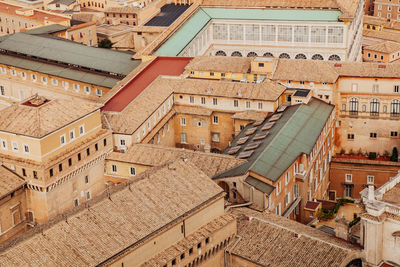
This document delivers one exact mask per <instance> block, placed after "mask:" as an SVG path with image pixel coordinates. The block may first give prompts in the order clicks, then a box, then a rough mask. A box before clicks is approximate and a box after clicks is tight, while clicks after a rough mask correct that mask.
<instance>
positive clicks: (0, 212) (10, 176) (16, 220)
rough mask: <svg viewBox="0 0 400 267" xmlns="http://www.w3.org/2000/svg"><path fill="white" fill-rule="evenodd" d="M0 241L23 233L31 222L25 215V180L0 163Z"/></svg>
mask: <svg viewBox="0 0 400 267" xmlns="http://www.w3.org/2000/svg"><path fill="white" fill-rule="evenodd" d="M0 181H1V186H0V198H1V202H0V243H3V242H5V241H6V240H9V239H11V238H13V237H15V236H16V235H18V234H21V233H23V232H24V231H26V230H27V228H28V223H31V221H30V218H29V217H28V216H27V213H26V210H27V206H26V205H27V201H26V187H25V186H26V182H25V180H24V179H23V178H22V177H20V176H19V175H17V174H15V173H13V172H12V171H11V170H10V169H8V168H6V167H5V166H1V165H0Z"/></svg>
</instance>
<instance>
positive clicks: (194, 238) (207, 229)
mask: <svg viewBox="0 0 400 267" xmlns="http://www.w3.org/2000/svg"><path fill="white" fill-rule="evenodd" d="M235 220H236V218H235V217H234V216H232V215H231V214H225V215H223V216H221V217H218V218H217V219H215V220H213V221H211V222H210V223H208V224H206V225H205V226H204V227H202V228H200V229H199V230H198V231H196V232H195V233H193V234H191V235H189V236H187V237H186V238H185V239H182V240H181V241H179V242H178V243H176V244H175V245H173V246H171V247H169V248H168V249H166V250H165V251H163V252H162V253H160V254H158V255H157V256H156V257H154V258H153V259H151V260H149V261H147V262H146V263H144V264H142V265H141V267H159V266H164V265H165V264H167V263H169V262H171V261H172V260H173V259H175V258H177V257H179V256H180V255H181V254H182V253H184V252H186V251H188V250H189V249H190V248H192V247H194V246H195V245H197V244H198V243H199V242H200V241H202V240H204V239H205V238H206V237H209V236H210V235H211V234H213V233H215V232H217V231H219V230H221V229H222V228H224V227H225V226H226V225H228V224H229V223H232V222H234V221H235Z"/></svg>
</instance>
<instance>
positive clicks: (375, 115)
mask: <svg viewBox="0 0 400 267" xmlns="http://www.w3.org/2000/svg"><path fill="white" fill-rule="evenodd" d="M369 115H370V116H371V117H379V112H370V113H369Z"/></svg>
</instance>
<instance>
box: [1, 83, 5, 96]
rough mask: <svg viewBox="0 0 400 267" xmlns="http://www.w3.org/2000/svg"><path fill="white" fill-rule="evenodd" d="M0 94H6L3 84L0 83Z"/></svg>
mask: <svg viewBox="0 0 400 267" xmlns="http://www.w3.org/2000/svg"><path fill="white" fill-rule="evenodd" d="M0 95H6V92H5V90H4V86H3V85H0Z"/></svg>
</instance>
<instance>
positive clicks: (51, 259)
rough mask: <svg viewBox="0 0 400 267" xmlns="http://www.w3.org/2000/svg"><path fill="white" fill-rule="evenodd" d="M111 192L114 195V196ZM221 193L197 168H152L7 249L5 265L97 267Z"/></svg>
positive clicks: (1, 256)
mask: <svg viewBox="0 0 400 267" xmlns="http://www.w3.org/2000/svg"><path fill="white" fill-rule="evenodd" d="M111 191H112V192H111ZM220 197H223V190H222V188H220V187H219V186H218V185H216V184H215V183H214V182H212V181H211V179H210V178H209V177H207V176H206V175H205V174H203V173H202V172H201V171H199V169H197V168H196V167H195V166H194V165H192V164H191V163H188V162H183V161H182V160H178V161H176V162H173V163H170V164H167V165H165V166H162V167H159V168H154V169H152V170H149V171H147V172H145V173H143V174H142V175H139V176H138V179H136V180H135V181H130V182H128V183H125V184H122V185H120V186H116V187H115V188H114V189H110V192H109V193H107V192H106V193H104V194H103V195H101V196H99V197H98V198H95V199H93V200H91V201H89V202H88V207H85V206H84V205H82V206H80V207H77V208H75V209H74V210H73V211H72V212H71V214H64V215H61V216H59V217H58V218H56V219H55V220H54V221H52V222H50V223H48V224H46V225H43V226H40V227H37V228H34V229H33V230H32V231H31V232H28V233H26V234H24V235H22V236H21V237H20V238H19V240H16V241H14V242H13V243H10V244H7V245H5V246H4V248H3V249H2V251H1V252H0V265H1V266H94V265H98V264H100V263H102V262H104V261H106V260H107V259H109V258H111V257H113V256H114V255H116V254H117V253H119V252H121V251H122V250H124V249H132V250H134V249H135V248H136V246H138V245H140V244H142V243H143V242H146V241H147V239H148V238H150V237H151V236H153V235H154V234H156V233H157V231H159V230H160V229H161V231H162V230H163V229H164V227H167V226H168V225H170V224H171V223H173V222H174V220H179V219H180V218H183V217H184V216H187V215H188V214H190V213H191V212H193V211H194V210H196V209H199V208H201V207H203V206H205V205H207V203H208V202H209V201H212V200H214V199H217V198H220Z"/></svg>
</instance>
